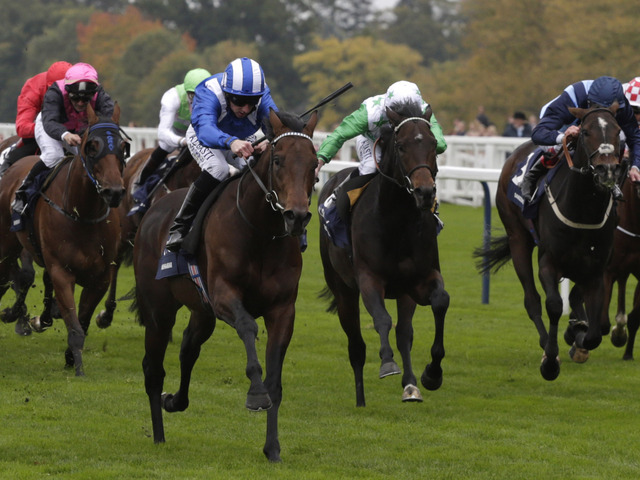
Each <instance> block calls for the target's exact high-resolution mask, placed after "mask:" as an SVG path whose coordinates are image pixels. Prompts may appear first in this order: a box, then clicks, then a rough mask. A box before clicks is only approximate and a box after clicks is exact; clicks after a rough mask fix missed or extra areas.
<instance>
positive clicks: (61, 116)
mask: <svg viewBox="0 0 640 480" xmlns="http://www.w3.org/2000/svg"><path fill="white" fill-rule="evenodd" d="M89 103H91V106H92V107H93V109H94V111H95V112H96V115H102V116H107V117H110V116H111V115H113V108H114V104H113V100H111V97H110V96H109V94H107V92H105V91H104V89H103V88H102V86H101V85H100V84H99V83H98V73H97V72H96V70H95V69H94V68H93V67H92V66H91V65H89V64H88V63H76V64H75V65H73V66H72V67H71V68H69V69H68V70H67V72H66V74H65V76H64V80H58V81H56V82H54V83H53V85H51V87H49V89H48V90H47V93H46V94H45V96H44V100H43V104H42V111H41V112H40V113H39V114H38V116H37V118H36V126H35V137H36V141H37V142H38V147H39V148H40V152H41V153H40V160H39V161H38V162H36V164H35V165H34V166H33V167H32V168H31V171H30V172H29V174H28V175H27V177H26V178H25V179H24V181H23V182H22V185H21V186H20V188H19V189H18V190H17V191H16V197H15V199H14V201H13V203H12V205H11V206H12V208H13V210H14V212H15V213H18V214H19V215H22V213H23V212H24V209H25V208H26V206H27V189H28V187H29V186H30V185H31V183H33V180H34V179H35V178H36V176H37V175H38V174H39V173H41V172H44V171H46V170H47V169H50V168H53V167H55V166H56V165H58V164H59V163H60V162H61V161H62V160H63V158H64V148H67V149H68V150H70V151H71V152H73V153H77V152H76V151H75V150H77V148H75V147H77V146H78V145H80V143H81V142H82V138H81V137H80V134H81V133H82V132H83V131H84V130H85V129H86V128H87V123H88V120H87V105H88V104H89ZM63 142H64V144H66V147H65V146H64V145H63Z"/></svg>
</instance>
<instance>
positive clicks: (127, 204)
mask: <svg viewBox="0 0 640 480" xmlns="http://www.w3.org/2000/svg"><path fill="white" fill-rule="evenodd" d="M153 150H154V149H153V148H145V149H143V150H140V151H139V152H137V153H136V154H135V155H133V156H132V157H131V158H130V159H129V160H128V161H127V164H126V166H125V169H124V174H123V180H124V185H125V196H124V198H123V199H122V202H121V203H120V206H119V207H118V215H119V217H120V228H121V232H120V244H119V247H118V255H117V256H116V259H115V261H114V262H113V263H112V264H111V283H110V286H109V291H108V293H107V298H106V300H105V308H104V310H102V311H101V312H100V313H99V314H98V316H97V318H96V325H98V327H100V328H107V327H109V326H110V325H111V322H112V321H113V313H114V312H115V309H116V290H117V285H118V272H119V270H120V265H122V263H123V262H124V263H125V265H130V264H131V262H132V257H133V241H134V238H135V236H136V232H137V231H138V225H139V224H140V220H141V219H142V214H135V215H128V213H129V211H130V210H131V208H132V207H133V206H134V201H133V192H134V189H135V182H136V181H137V179H138V177H139V175H140V172H141V171H142V169H143V168H144V166H145V163H146V162H147V160H148V158H149V157H150V156H151V153H152V152H153ZM192 160H193V159H192V158H191V155H187V156H185V157H179V159H178V160H177V161H179V162H181V165H177V164H174V166H173V167H172V168H171V169H170V171H168V172H167V174H166V176H165V177H163V178H162V179H161V180H160V182H159V183H158V184H157V187H156V188H155V191H154V193H153V195H152V198H151V203H152V204H153V202H155V201H156V200H158V199H159V198H162V197H163V196H164V195H166V194H167V193H169V192H172V191H173V190H176V189H178V188H183V187H188V186H189V185H191V183H193V182H194V181H195V179H196V178H198V175H200V172H201V170H200V167H199V166H198V164H197V163H196V162H195V161H192Z"/></svg>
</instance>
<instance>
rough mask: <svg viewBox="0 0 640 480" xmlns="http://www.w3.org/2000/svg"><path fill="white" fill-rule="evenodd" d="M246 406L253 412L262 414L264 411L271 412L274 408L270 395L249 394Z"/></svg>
mask: <svg viewBox="0 0 640 480" xmlns="http://www.w3.org/2000/svg"><path fill="white" fill-rule="evenodd" d="M244 406H245V407H247V410H251V411H252V412H260V411H262V410H269V409H270V408H271V407H272V406H273V403H272V402H271V398H270V397H269V394H268V393H258V394H254V393H248V394H247V401H246V403H245V404H244Z"/></svg>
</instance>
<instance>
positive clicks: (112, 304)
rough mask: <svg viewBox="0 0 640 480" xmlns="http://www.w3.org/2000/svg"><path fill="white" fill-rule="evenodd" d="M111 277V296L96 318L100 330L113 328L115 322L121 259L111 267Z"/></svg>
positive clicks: (109, 295) (117, 259)
mask: <svg viewBox="0 0 640 480" xmlns="http://www.w3.org/2000/svg"><path fill="white" fill-rule="evenodd" d="M109 270H110V271H109V275H110V277H111V281H110V282H109V294H108V295H107V299H106V300H105V301H104V308H105V309H104V310H102V311H101V312H100V313H99V314H98V316H97V317H96V325H97V326H98V328H107V327H110V326H111V322H113V312H115V310H116V305H117V304H116V288H117V285H118V271H119V270H120V257H119V256H118V258H116V260H115V261H114V262H113V263H112V264H111V265H110V267H109Z"/></svg>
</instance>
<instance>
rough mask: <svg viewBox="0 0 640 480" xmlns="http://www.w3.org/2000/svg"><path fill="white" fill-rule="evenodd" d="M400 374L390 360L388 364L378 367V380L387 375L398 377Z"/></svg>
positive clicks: (395, 364)
mask: <svg viewBox="0 0 640 480" xmlns="http://www.w3.org/2000/svg"><path fill="white" fill-rule="evenodd" d="M399 373H402V372H401V371H400V367H398V364H397V363H396V362H394V361H393V360H391V361H390V362H387V363H383V364H382V365H380V378H384V377H388V376H389V375H398V374H399Z"/></svg>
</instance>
